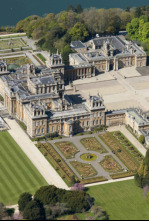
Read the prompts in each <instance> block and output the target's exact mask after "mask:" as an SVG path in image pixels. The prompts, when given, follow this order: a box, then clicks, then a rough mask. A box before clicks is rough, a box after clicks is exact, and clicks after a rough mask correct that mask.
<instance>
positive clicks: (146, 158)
mask: <svg viewBox="0 0 149 221" xmlns="http://www.w3.org/2000/svg"><path fill="white" fill-rule="evenodd" d="M144 163H145V165H146V166H147V167H148V169H149V150H147V152H146V156H145V159H144Z"/></svg>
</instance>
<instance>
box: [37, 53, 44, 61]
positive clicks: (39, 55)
mask: <svg viewBox="0 0 149 221" xmlns="http://www.w3.org/2000/svg"><path fill="white" fill-rule="evenodd" d="M37 56H38V57H39V58H40V59H41V60H42V61H43V62H44V63H46V59H45V57H44V56H43V55H42V54H41V53H39V54H37Z"/></svg>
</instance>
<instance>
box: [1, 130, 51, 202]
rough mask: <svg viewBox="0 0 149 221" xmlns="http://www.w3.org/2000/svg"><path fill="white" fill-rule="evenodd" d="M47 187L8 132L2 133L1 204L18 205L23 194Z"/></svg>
mask: <svg viewBox="0 0 149 221" xmlns="http://www.w3.org/2000/svg"><path fill="white" fill-rule="evenodd" d="M43 185H47V183H46V181H45V180H44V178H43V177H42V176H41V175H40V173H39V172H38V171H37V169H36V168H35V167H34V166H33V164H32V163H31V161H30V160H29V159H28V158H27V157H26V155H25V154H24V153H23V152H22V150H21V149H20V147H19V146H18V145H17V144H16V142H15V141H14V140H13V138H12V137H11V136H10V135H9V133H8V132H0V202H3V203H4V204H5V205H13V204H16V203H17V201H18V198H19V196H20V194H21V193H23V192H30V193H32V194H33V193H35V191H36V190H37V189H38V188H40V187H41V186H43Z"/></svg>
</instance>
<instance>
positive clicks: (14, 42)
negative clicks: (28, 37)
mask: <svg viewBox="0 0 149 221" xmlns="http://www.w3.org/2000/svg"><path fill="white" fill-rule="evenodd" d="M25 46H26V43H25V42H24V41H23V40H22V39H21V38H16V39H7V40H0V50H5V49H13V48H21V47H25Z"/></svg>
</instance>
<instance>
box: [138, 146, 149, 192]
mask: <svg viewBox="0 0 149 221" xmlns="http://www.w3.org/2000/svg"><path fill="white" fill-rule="evenodd" d="M135 182H136V185H137V186H138V187H140V188H144V187H145V186H148V185H149V150H148V151H147V152H146V156H145V158H144V160H143V161H142V163H141V164H140V167H139V169H138V172H137V174H136V176H135Z"/></svg>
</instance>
